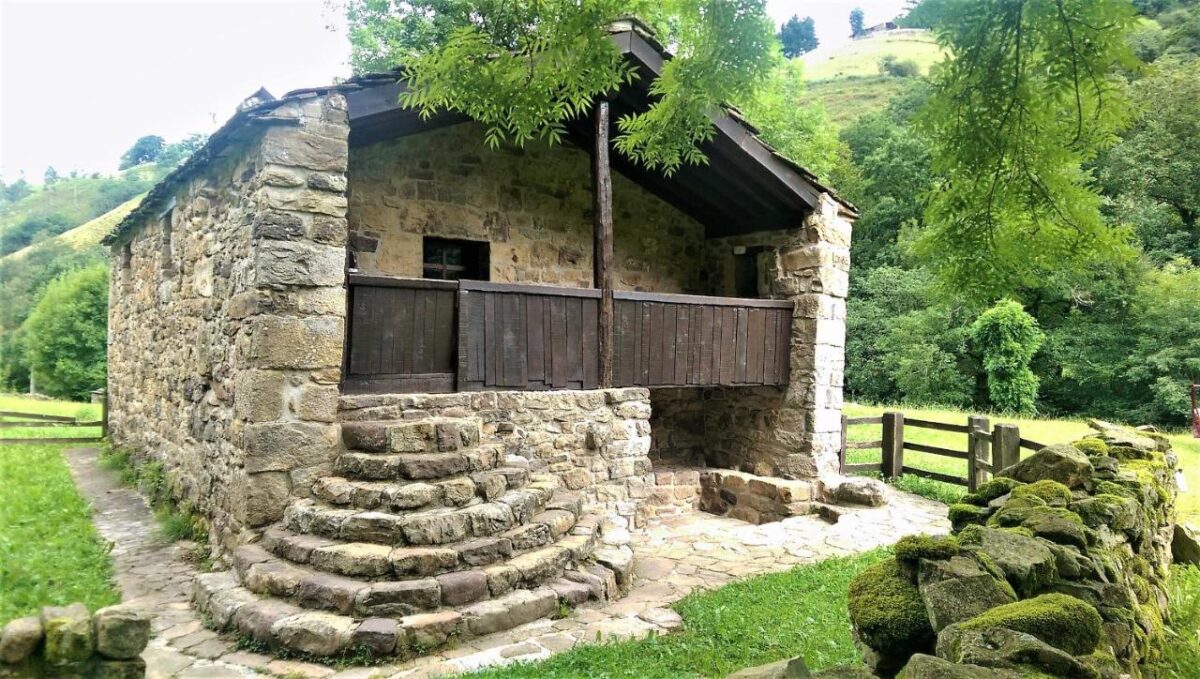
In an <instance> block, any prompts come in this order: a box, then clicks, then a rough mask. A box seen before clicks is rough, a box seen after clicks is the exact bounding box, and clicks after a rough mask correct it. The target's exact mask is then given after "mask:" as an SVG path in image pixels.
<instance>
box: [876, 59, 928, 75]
mask: <svg viewBox="0 0 1200 679" xmlns="http://www.w3.org/2000/svg"><path fill="white" fill-rule="evenodd" d="M879 72H880V73H882V74H883V75H890V76H892V77H893V78H916V77H917V76H919V75H921V65H920V64H918V63H917V62H916V61H914V60H912V59H903V60H901V59H898V58H897V57H896V55H894V54H887V55H884V56H883V57H881V58H880V59H879Z"/></svg>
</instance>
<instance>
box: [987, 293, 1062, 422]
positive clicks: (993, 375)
mask: <svg viewBox="0 0 1200 679" xmlns="http://www.w3.org/2000/svg"><path fill="white" fill-rule="evenodd" d="M971 339H972V341H973V342H974V343H975V346H976V347H978V348H979V352H980V353H981V354H982V355H983V368H984V370H985V371H986V372H987V378H988V396H989V398H990V399H991V402H992V405H994V406H995V407H996V408H997V409H999V410H1002V411H1005V412H1014V413H1032V412H1033V411H1034V401H1035V400H1036V399H1037V389H1038V378H1037V376H1036V375H1034V374H1033V371H1031V370H1030V369H1029V363H1030V361H1031V360H1032V359H1033V355H1034V353H1036V352H1037V350H1038V348H1039V347H1040V346H1041V345H1042V341H1043V340H1044V339H1045V336H1044V335H1043V334H1042V331H1041V330H1040V329H1039V328H1038V324H1037V320H1035V319H1034V318H1033V316H1030V315H1029V314H1028V313H1027V312H1026V311H1025V309H1024V307H1022V306H1021V305H1020V304H1019V303H1018V302H1014V301H1012V300H1004V301H1002V302H999V303H997V304H996V305H995V306H993V307H992V308H991V309H988V310H987V311H985V312H983V313H982V314H980V316H979V318H978V319H977V320H976V321H975V323H974V325H972V326H971Z"/></svg>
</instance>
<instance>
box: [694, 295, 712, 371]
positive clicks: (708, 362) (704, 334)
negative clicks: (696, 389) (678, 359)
mask: <svg viewBox="0 0 1200 679" xmlns="http://www.w3.org/2000/svg"><path fill="white" fill-rule="evenodd" d="M697 311H698V313H699V315H700V376H699V384H712V356H713V352H712V341H713V308H712V307H710V306H702V307H699V308H698V309H697Z"/></svg>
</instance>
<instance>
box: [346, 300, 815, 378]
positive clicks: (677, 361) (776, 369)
mask: <svg viewBox="0 0 1200 679" xmlns="http://www.w3.org/2000/svg"><path fill="white" fill-rule="evenodd" d="M600 301H601V298H600V291H599V290H594V289H586V288H565V287H557V286H543V285H517V284H507V283H488V282H479V281H461V282H453V281H432V280H424V279H402V278H381V277H368V276H351V277H350V319H349V328H350V329H349V336H348V339H347V345H346V346H347V356H346V362H345V372H346V390H347V391H348V392H351V393H380V392H389V391H393V392H448V391H477V390H483V389H518V390H537V389H594V388H596V387H598V386H599V337H598V333H599V323H598V313H599V305H600ZM613 305H614V317H615V323H614V328H613V336H612V342H613V386H648V387H667V386H682V387H686V386H744V385H780V384H786V383H787V379H788V359H789V355H790V354H789V351H788V342H789V339H790V337H791V318H792V303H791V302H790V301H784V300H758V299H732V298H724V297H701V296H695V295H668V294H651V293H637V292H617V293H615V294H614V297H613Z"/></svg>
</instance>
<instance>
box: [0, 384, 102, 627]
mask: <svg viewBox="0 0 1200 679" xmlns="http://www.w3.org/2000/svg"><path fill="white" fill-rule="evenodd" d="M33 408H36V404H22V410H33ZM5 431H7V432H12V431H13V430H12V429H6V430H5ZM62 449H63V447H62V446H55V445H18V446H0V625H3V624H4V623H5V622H7V621H8V620H11V619H13V618H18V617H21V616H24V615H31V614H36V613H37V611H38V609H40V608H41V607H42V606H65V605H67V604H70V603H73V602H76V601H82V602H84V603H85V604H86V605H87V606H88V608H90V609H93V610H95V609H97V608H102V607H104V606H108V605H111V604H114V603H117V602H118V601H120V598H121V597H120V594H119V593H118V591H117V589H116V587H115V586H114V584H113V581H112V562H111V560H110V558H109V554H108V552H109V547H108V545H107V543H106V542H105V541H104V540H102V539H101V538H100V536H99V535H97V534H96V529H95V527H94V526H93V525H92V514H91V508H90V506H89V505H88V503H87V502H85V501H84V500H83V498H81V497H80V496H79V493H78V491H76V490H75V484H74V482H73V481H72V480H71V473H70V471H69V470H68V469H67V465H66V462H65V461H64V460H63V457H62Z"/></svg>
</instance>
